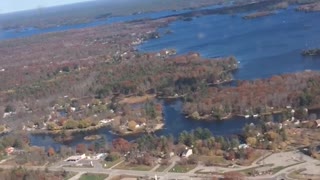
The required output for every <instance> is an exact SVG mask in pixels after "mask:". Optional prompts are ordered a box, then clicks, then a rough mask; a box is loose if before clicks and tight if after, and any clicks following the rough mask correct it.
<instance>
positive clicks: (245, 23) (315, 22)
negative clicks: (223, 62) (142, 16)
mask: <svg viewBox="0 0 320 180" xmlns="http://www.w3.org/2000/svg"><path fill="white" fill-rule="evenodd" d="M319 18H320V13H300V12H295V11H294V10H293V9H289V10H283V11H279V12H278V13H277V14H276V15H273V16H267V17H263V18H258V19H254V20H244V19H242V18H241V16H229V15H210V16H203V17H199V18H196V19H194V20H193V21H191V22H190V21H188V22H186V21H176V22H173V23H171V24H170V25H169V27H166V28H165V29H161V30H160V32H162V31H164V30H168V29H170V30H171V31H172V32H173V33H172V34H163V35H162V37H161V38H159V39H154V40H150V41H148V42H147V43H144V44H142V45H141V46H140V47H139V49H140V50H141V51H146V52H149V51H158V50H161V49H164V48H174V49H176V50H177V52H178V53H179V54H184V53H188V52H190V51H196V52H200V53H201V55H202V56H205V57H219V56H228V55H234V56H235V57H236V58H237V59H238V60H239V61H240V70H239V71H237V73H236V74H235V78H236V79H256V78H266V77H270V76H272V75H276V74H283V73H289V72H297V71H303V70H306V69H310V70H319V69H320V59H310V58H309V59H308V58H303V57H302V56H301V55H300V53H301V50H303V49H307V48H316V47H320V23H319Z"/></svg>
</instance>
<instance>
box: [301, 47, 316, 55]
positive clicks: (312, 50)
mask: <svg viewBox="0 0 320 180" xmlns="http://www.w3.org/2000/svg"><path fill="white" fill-rule="evenodd" d="M301 54H302V55H303V56H320V49H318V48H317V49H308V50H303V51H302V53H301Z"/></svg>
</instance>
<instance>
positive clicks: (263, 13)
mask: <svg viewBox="0 0 320 180" xmlns="http://www.w3.org/2000/svg"><path fill="white" fill-rule="evenodd" d="M273 14H274V12H273V11H260V12H255V13H251V14H248V15H245V16H243V17H242V18H243V19H256V18H260V17H265V16H270V15H273Z"/></svg>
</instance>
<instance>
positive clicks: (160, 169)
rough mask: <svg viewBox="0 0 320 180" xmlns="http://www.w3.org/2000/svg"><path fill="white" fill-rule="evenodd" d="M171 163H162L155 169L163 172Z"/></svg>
mask: <svg viewBox="0 0 320 180" xmlns="http://www.w3.org/2000/svg"><path fill="white" fill-rule="evenodd" d="M169 166H170V165H160V166H159V167H158V168H157V169H156V170H155V171H156V172H163V171H164V170H165V169H167V168H168V167H169Z"/></svg>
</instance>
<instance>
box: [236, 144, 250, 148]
mask: <svg viewBox="0 0 320 180" xmlns="http://www.w3.org/2000/svg"><path fill="white" fill-rule="evenodd" d="M248 147H249V146H248V145H247V144H240V145H239V146H238V148H239V149H247V148H248Z"/></svg>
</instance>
